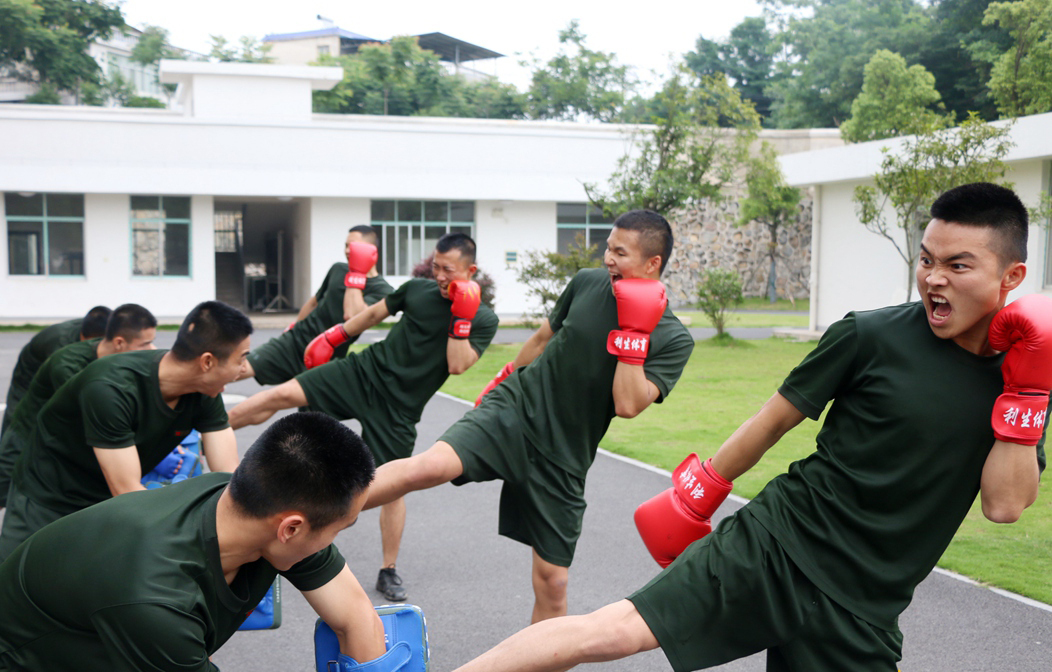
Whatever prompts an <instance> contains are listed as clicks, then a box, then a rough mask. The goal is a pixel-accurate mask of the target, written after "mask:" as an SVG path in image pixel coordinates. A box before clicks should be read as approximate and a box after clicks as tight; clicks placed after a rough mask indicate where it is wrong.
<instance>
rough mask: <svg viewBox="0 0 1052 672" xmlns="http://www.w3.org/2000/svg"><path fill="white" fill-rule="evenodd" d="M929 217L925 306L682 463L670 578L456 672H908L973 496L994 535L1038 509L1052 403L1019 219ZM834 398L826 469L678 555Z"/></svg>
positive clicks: (830, 350)
mask: <svg viewBox="0 0 1052 672" xmlns="http://www.w3.org/2000/svg"><path fill="white" fill-rule="evenodd" d="M931 216H932V220H931V222H930V223H929V224H928V225H927V227H926V228H925V230H924V237H923V240H922V242H921V249H920V255H919V258H918V262H917V268H916V277H917V289H918V292H919V294H920V297H921V301H919V302H914V303H907V304H903V305H900V306H892V307H889V308H883V309H880V310H873V311H865V312H857V313H850V314H849V315H848V316H847V317H846V318H845V319H844V320H842V321H840V322H837V323H836V324H834V325H832V326H831V327H830V328H829V329H828V330H827V331H826V333H825V334H824V335H823V337H822V340H821V341H820V342H819V344H818V347H817V348H816V349H815V350H814V351H812V352H811V353H810V354H809V355H808V356H807V357H805V358H804V361H803V362H802V363H801V364H800V365H799V366H798V367H796V368H795V369H794V370H793V371H792V372H791V373H790V374H789V376H788V377H787V378H786V379H785V382H784V383H783V384H782V386H781V387H780V388H779V389H778V392H776V393H775V394H774V396H772V397H771V399H770V400H768V401H767V403H766V404H765V405H764V406H763V407H762V408H761V409H760V410H759V411H758V412H757V413H756V415H754V416H753V417H752V418H750V419H749V420H747V421H746V422H745V423H744V424H743V425H742V426H741V427H740V428H739V429H738V430H737V431H736V432H735V433H734V434H733V435H731V437H730V438H729V439H727V441H726V442H724V444H723V445H722V446H721V447H720V449H719V451H717V453H716V454H715V455H714V456H713V457H712V458H711V460H709V461H707V462H705V463H704V464H701V463H700V462H699V461H698V460H697V457H696V456H691V457H690V458H688V460H687V461H686V462H685V463H684V464H683V465H681V466H680V467H679V468H677V469H676V471H675V472H674V474H673V487H672V488H670V489H669V490H668V491H666V492H665V493H662V494H661V495H658V496H657V497H655V498H653V499H652V500H649V501H648V502H646V503H644V504H643V505H642V506H641V507H640V508H639V510H637V512H636V522H637V526H638V527H639V528H640V533H641V535H642V536H643V538H644V541H645V542H646V543H647V546H648V548H649V549H650V551H651V553H652V554H654V555H655V557H656V558H661V559H659V562H662V564H664V562H663V560H670V561H671V564H670V565H669V566H668V568H667V569H665V571H663V572H662V573H660V574H659V575H658V576H657V577H655V578H654V579H653V580H652V581H650V583H648V584H647V585H646V586H645V587H643V588H642V589H641V590H639V591H637V592H636V593H634V594H633V595H631V596H630V597H629V598H628V599H626V600H622V601H620V602H616V603H614V604H611V605H607V606H606V607H603V608H601V609H599V610H598V611H596V612H593V613H592V614H589V615H587V616H578V617H572V618H566V619H560V620H558V621H552V622H550V623H545V624H541V626H531V627H530V628H527V629H526V630H523V631H521V632H519V633H518V634H516V635H513V636H512V637H510V638H509V639H507V640H505V641H504V642H503V643H501V644H499V645H498V646H496V647H495V648H493V649H492V650H490V651H489V652H487V653H486V654H483V655H482V656H481V657H479V658H477V659H475V660H474V661H472V662H471V663H468V664H467V665H465V666H464V667H463V668H460V669H461V672H475V671H478V670H486V672H501V671H503V670H522V669H530V670H536V671H538V672H539V671H542V670H555V669H558V670H565V669H569V668H570V667H573V666H574V665H576V664H579V663H581V662H585V661H594V660H613V659H617V658H623V657H625V656H628V655H631V654H633V653H636V652H639V651H646V650H651V649H654V648H657V647H658V646H660V647H661V648H662V650H663V652H664V654H665V655H666V657H667V658H668V660H669V662H670V663H671V665H672V668H673V669H674V670H677V672H682V671H685V670H698V669H704V668H708V667H713V666H716V665H721V664H723V663H725V662H728V661H731V660H735V659H737V658H741V657H744V656H748V655H750V654H753V653H756V652H759V651H764V650H766V651H767V669H768V670H808V671H809V672H833V671H840V670H856V669H865V670H867V671H874V672H895V670H896V669H897V663H898V661H899V660H900V659H901V657H902V633H901V631H900V630H899V628H898V617H899V615H900V614H901V612H902V611H903V610H904V609H905V608H906V607H907V605H908V604H909V603H910V600H911V599H912V596H913V591H914V588H915V587H916V586H917V584H918V583H920V582H921V581H922V580H923V579H924V578H925V576H927V575H928V573H929V572H930V571H931V569H932V568H933V567H934V566H935V564H936V562H938V560H939V558H940V556H941V555H942V552H943V551H944V550H945V549H946V546H947V545H948V544H949V543H950V540H951V538H952V537H953V534H954V532H955V531H956V530H957V528H958V526H959V525H960V524H961V521H962V520H963V519H964V516H965V515H966V513H967V512H968V510H969V508H970V507H971V505H972V503H973V502H974V501H975V497H976V495H977V494H979V495H981V501H982V510H983V513H984V514H985V515H986V517H987V518H989V519H990V520H992V521H994V522H1000V523H1010V522H1013V521H1015V520H1016V519H1018V517H1019V516H1020V515H1021V513H1022V511H1023V510H1024V509H1025V508H1027V507H1028V506H1030V505H1031V504H1032V503H1033V502H1034V500H1035V499H1036V497H1037V494H1038V484H1039V480H1040V474H1041V471H1042V470H1043V469H1044V466H1045V453H1044V450H1043V447H1042V445H1041V444H1042V442H1043V441H1044V437H1043V432H1044V426H1043V425H1044V423H1045V420H1046V419H1047V411H1048V399H1049V396H1048V395H1049V388H1052V301H1050V300H1048V298H1047V297H1040V296H1032V297H1022V298H1021V299H1019V300H1017V301H1015V302H1014V303H1012V304H1009V305H1007V306H1006V305H1005V302H1006V299H1007V296H1008V293H1009V292H1010V291H1011V290H1013V289H1015V288H1017V287H1018V286H1019V285H1020V283H1021V282H1022V281H1023V279H1024V277H1025V275H1026V266H1025V265H1024V262H1025V260H1026V245H1027V233H1028V217H1027V210H1026V208H1025V207H1024V206H1023V204H1022V203H1021V202H1020V201H1019V199H1018V198H1017V197H1016V195H1015V194H1014V193H1012V192H1011V191H1010V190H1008V189H1005V188H1004V187H1000V186H997V185H993V184H987V183H977V184H968V185H963V186H960V187H956V188H954V189H951V190H949V191H948V192H946V193H945V194H943V195H942V196H940V197H939V198H938V199H937V200H936V201H935V203H934V204H933V205H932V208H931ZM859 254H862V256H864V253H859ZM1006 335H1008V337H1007V338H1006ZM1017 339H1018V340H1017ZM1013 341H1014V342H1013ZM995 346H996V347H995ZM999 351H1000V352H999ZM1004 351H1007V352H1004ZM830 401H832V402H833V403H832V406H831V408H830V409H829V413H828V414H827V416H826V419H825V422H824V424H823V426H822V430H821V431H820V432H819V433H818V437H817V444H818V445H817V449H816V451H815V452H814V453H813V454H811V455H810V456H808V457H807V458H805V459H803V460H800V461H798V462H794V463H793V464H792V465H790V467H789V471H788V473H785V474H782V475H780V476H778V477H776V478H774V479H773V480H772V481H771V482H770V483H768V484H767V486H766V487H765V488H764V489H763V490H762V491H761V492H760V494H759V495H758V496H757V497H756V498H755V499H753V500H752V501H751V502H749V503H748V504H746V505H745V506H744V507H743V508H741V509H740V510H738V511H737V512H736V513H734V514H733V515H731V516H728V517H727V518H725V519H724V520H723V521H722V522H721V523H720V524H719V526H718V527H717V528H716V530H715V531H714V532H713V533H711V534H708V535H707V536H704V537H703V538H701V539H700V540H699V541H695V542H694V543H690V545H689V546H687V547H686V550H683V551H682V553H681V554H680V553H679V551H680V550H681V548H682V546H680V548H675V547H674V546H673V545H672V544H670V542H671V541H677V540H678V541H681V542H684V543H683V545H685V544H686V543H689V541H690V540H689V538H688V539H686V540H685V541H684V537H685V536H687V537H689V535H688V534H685V533H686V532H689V531H692V530H693V531H695V532H704V530H703V529H702V528H704V527H706V526H707V525H708V520H707V516H711V515H712V513H713V512H714V511H715V507H716V506H718V505H719V502H720V501H722V499H723V498H724V497H726V495H727V492H728V491H729V487H726V486H729V485H730V484H729V482H726V481H724V479H734V478H737V477H738V476H739V475H741V474H742V473H744V472H745V471H747V470H748V469H750V468H751V467H752V466H753V465H754V464H756V463H757V461H759V460H760V459H761V458H762V457H763V455H764V453H766V452H767V450H768V449H770V448H771V447H772V446H774V444H775V443H777V441H778V440H779V439H780V438H781V437H782V436H783V435H784V434H785V433H786V432H787V431H789V430H790V429H792V428H793V427H795V426H796V425H797V424H799V423H800V422H802V421H803V419H804V418H805V417H809V418H811V419H814V420H817V419H818V417H819V415H820V414H821V412H822V410H823V408H825V406H826V405H827V404H828V403H829V402H830ZM1005 403H1008V404H1009V406H1010V407H1008V408H1006V407H1004V406H1003V404H1005ZM1020 408H1025V409H1026V412H1025V413H1023V414H1022V415H1019V414H1016V413H1015V412H1014V410H1017V409H1020ZM1024 418H1025V420H1024ZM715 493H718V496H716V497H715V498H713V497H712V496H713V495H714V494H715ZM697 538H698V535H697V534H695V535H694V539H697ZM677 554H678V557H677ZM672 558H675V559H674V560H672ZM662 559H663V560H662Z"/></svg>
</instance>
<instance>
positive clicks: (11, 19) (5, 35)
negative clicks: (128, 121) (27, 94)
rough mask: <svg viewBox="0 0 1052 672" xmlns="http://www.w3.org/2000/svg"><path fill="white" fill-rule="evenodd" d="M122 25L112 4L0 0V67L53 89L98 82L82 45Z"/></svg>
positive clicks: (77, 0)
mask: <svg viewBox="0 0 1052 672" xmlns="http://www.w3.org/2000/svg"><path fill="white" fill-rule="evenodd" d="M123 26H124V17H123V16H122V15H121V11H120V9H119V8H118V7H116V6H112V5H110V4H109V3H103V2H98V1H93V0H0V68H8V69H9V70H10V71H12V72H14V73H15V74H16V75H17V76H19V77H21V78H23V79H26V80H29V81H34V82H38V83H40V84H42V85H46V86H45V87H44V88H46V89H47V90H48V91H51V92H53V93H54V94H55V95H56V97H57V92H58V91H59V90H66V91H75V90H77V88H78V86H79V85H80V84H81V82H93V83H95V84H99V83H100V70H99V66H98V64H97V63H96V62H95V59H93V58H92V57H91V56H89V55H88V45H89V44H91V42H92V41H93V40H95V39H99V38H105V37H108V36H109V35H111V34H112V33H113V31H114V30H116V29H120V28H121V27H123Z"/></svg>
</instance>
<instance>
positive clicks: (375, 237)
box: [347, 224, 380, 245]
mask: <svg viewBox="0 0 1052 672" xmlns="http://www.w3.org/2000/svg"><path fill="white" fill-rule="evenodd" d="M347 233H360V234H362V238H364V239H365V242H367V243H369V244H371V245H376V243H377V242H379V240H380V235H379V234H377V233H376V229H374V228H373V227H371V226H369V225H368V224H359V225H358V226H352V227H351V228H350V230H349V231H348V232H347Z"/></svg>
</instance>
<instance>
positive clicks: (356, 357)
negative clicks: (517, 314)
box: [345, 278, 498, 420]
mask: <svg viewBox="0 0 1052 672" xmlns="http://www.w3.org/2000/svg"><path fill="white" fill-rule="evenodd" d="M384 300H385V301H386V302H387V310H388V312H390V313H391V314H392V315H394V314H396V313H402V317H401V319H399V320H398V322H396V323H395V324H394V325H393V326H392V327H391V331H390V332H389V333H388V334H387V337H386V338H385V339H384V340H382V341H380V342H379V343H374V344H372V345H370V346H369V347H368V348H366V349H365V350H363V351H362V352H359V353H351V355H349V356H348V358H347V359H349V360H351V361H354V362H355V365H356V366H359V367H361V370H362V371H363V372H364V373H365V375H366V376H367V377H368V378H369V379H370V380H372V381H373V384H374V386H375V387H376V389H377V390H379V391H380V393H381V394H383V395H384V396H385V397H386V398H387V399H388V400H389V401H391V402H392V403H395V404H398V405H399V406H401V407H402V408H403V409H405V410H406V411H407V412H408V413H410V414H411V415H413V417H414V418H415V420H419V419H420V413H421V412H422V411H423V409H424V405H425V404H427V402H428V400H429V399H430V398H431V397H432V396H433V395H434V394H435V392H436V391H438V388H440V387H442V384H443V383H444V382H446V379H447V378H449V363H448V362H447V361H446V344H447V342H448V340H449V320H450V316H451V313H450V312H449V311H450V307H451V306H452V305H453V302H452V301H450V300H449V299H446V298H443V297H442V293H441V291H440V290H439V288H438V283H436V282H435V281H434V280H429V279H426V278H413V279H412V280H409V281H408V282H406V283H405V284H404V285H402V286H401V287H399V288H398V289H396V290H395V291H394V292H392V293H390V294H388V295H387V297H386V298H385V299H384ZM497 322H498V320H497V316H496V315H495V314H494V313H493V311H492V310H490V309H489V308H488V307H487V306H486V305H485V304H482V305H480V306H479V309H478V312H477V313H476V314H475V317H474V319H472V320H471V336H470V337H469V339H468V341H469V342H470V343H471V347H472V348H474V350H475V352H477V353H478V354H479V355H481V354H482V353H483V352H485V350H486V348H488V347H489V344H490V341H492V340H493V335H494V334H496V333H497ZM345 361H346V360H345Z"/></svg>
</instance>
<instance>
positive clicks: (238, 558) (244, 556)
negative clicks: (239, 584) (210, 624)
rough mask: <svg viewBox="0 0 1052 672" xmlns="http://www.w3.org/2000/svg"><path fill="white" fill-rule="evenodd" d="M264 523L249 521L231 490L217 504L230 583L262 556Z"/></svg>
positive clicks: (222, 557)
mask: <svg viewBox="0 0 1052 672" xmlns="http://www.w3.org/2000/svg"><path fill="white" fill-rule="evenodd" d="M264 524H265V523H264V521H256V520H246V518H245V517H244V516H243V515H241V514H240V513H239V512H238V511H237V510H236V509H235V507H234V503H233V501H232V500H231V499H230V488H229V487H228V488H227V489H226V490H224V491H223V494H221V495H220V496H219V501H218V502H217V503H216V540H217V541H218V542H219V561H220V564H221V565H222V567H223V576H224V577H225V578H226V582H227V583H230V582H232V581H233V580H234V577H235V576H237V570H238V569H240V568H241V566H242V565H247V564H248V563H250V562H255V561H256V560H258V559H259V558H260V557H261V556H262V555H263V553H262V546H263V545H262V543H261V542H260V538H259V537H260V535H261V530H262V526H263V525H264Z"/></svg>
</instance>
